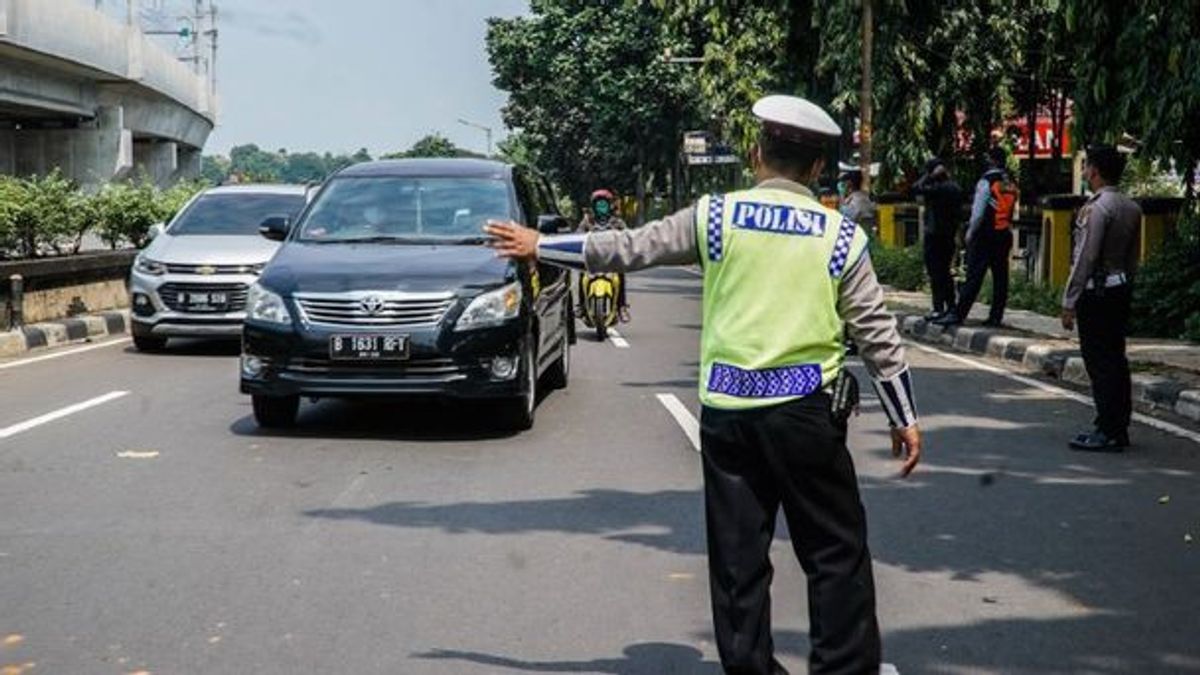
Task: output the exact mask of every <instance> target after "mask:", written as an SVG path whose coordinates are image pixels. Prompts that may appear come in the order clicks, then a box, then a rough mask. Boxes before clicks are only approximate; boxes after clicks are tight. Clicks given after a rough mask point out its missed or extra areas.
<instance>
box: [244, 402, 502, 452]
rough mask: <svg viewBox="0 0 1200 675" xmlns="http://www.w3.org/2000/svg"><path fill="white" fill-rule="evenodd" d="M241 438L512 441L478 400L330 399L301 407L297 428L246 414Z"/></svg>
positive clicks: (489, 410) (488, 408)
mask: <svg viewBox="0 0 1200 675" xmlns="http://www.w3.org/2000/svg"><path fill="white" fill-rule="evenodd" d="M229 430H230V431H232V432H233V433H234V434H236V435H238V436H267V437H279V438H320V439H340V438H350V439H357V440H364V439H366V440H398V441H423V442H463V441H487V440H496V439H503V438H511V437H513V436H515V435H516V433H515V432H513V431H510V430H507V429H504V428H503V426H502V425H501V423H500V420H498V419H497V417H496V414H495V410H494V409H492V408H491V407H490V406H487V405H484V404H481V403H474V402H445V403H442V402H438V401H427V400H402V399H401V400H349V399H330V400H322V401H318V402H317V403H315V404H312V403H308V402H305V403H303V404H302V405H301V406H300V414H299V416H298V417H297V419H296V426H295V427H293V428H291V429H263V428H261V427H259V426H258V424H257V423H255V421H254V417H253V416H250V415H247V416H245V417H242V418H241V419H238V420H237V421H235V422H234V423H233V424H232V425H230V427H229Z"/></svg>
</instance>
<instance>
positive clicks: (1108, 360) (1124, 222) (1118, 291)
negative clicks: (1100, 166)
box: [1063, 151, 1142, 449]
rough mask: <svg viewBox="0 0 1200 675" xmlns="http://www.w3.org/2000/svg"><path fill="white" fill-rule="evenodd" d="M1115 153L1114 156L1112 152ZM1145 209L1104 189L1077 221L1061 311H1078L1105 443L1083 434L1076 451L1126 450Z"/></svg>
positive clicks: (1098, 426) (1075, 444) (1111, 189)
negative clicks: (1130, 339)
mask: <svg viewBox="0 0 1200 675" xmlns="http://www.w3.org/2000/svg"><path fill="white" fill-rule="evenodd" d="M1114 152H1115V151H1114ZM1141 220H1142V209H1141V207H1139V206H1138V205H1137V203H1136V202H1134V201H1133V200H1132V199H1130V198H1129V197H1126V196H1125V195H1123V194H1121V193H1120V192H1119V191H1117V189H1116V188H1115V187H1112V186H1105V187H1102V188H1100V189H1099V190H1098V191H1097V192H1096V193H1095V194H1093V195H1092V196H1091V198H1090V199H1088V201H1087V203H1085V204H1084V205H1083V208H1081V209H1080V211H1079V216H1078V218H1077V219H1076V221H1075V231H1074V238H1075V250H1074V256H1073V257H1074V262H1073V264H1072V267H1071V276H1070V277H1069V278H1068V279H1067V287H1066V290H1065V291H1064V293H1063V307H1064V308H1065V309H1067V310H1074V311H1075V315H1076V317H1077V319H1078V323H1079V346H1080V349H1081V351H1082V352H1083V362H1084V365H1085V366H1086V367H1087V373H1088V378H1089V379H1090V380H1091V383H1092V396H1093V398H1095V401H1096V420H1095V425H1096V430H1097V431H1099V432H1101V433H1102V434H1103V435H1104V437H1105V438H1104V439H1102V440H1105V441H1108V442H1099V443H1098V442H1095V441H1098V440H1101V439H1091V440H1092V441H1093V442H1091V443H1089V442H1088V440H1089V439H1086V438H1082V437H1083V436H1088V435H1087V434H1081V436H1080V437H1077V438H1076V439H1075V441H1073V442H1072V446H1073V447H1076V448H1077V449H1102V447H1083V446H1107V447H1108V448H1111V449H1116V448H1120V447H1124V446H1125V445H1128V443H1129V440H1128V430H1129V420H1130V416H1131V415H1132V414H1133V400H1132V393H1131V388H1132V387H1131V383H1130V377H1129V361H1128V359H1126V357H1125V335H1126V333H1127V332H1128V330H1129V310H1130V301H1131V299H1132V295H1133V289H1132V285H1131V284H1132V281H1133V273H1134V271H1135V269H1136V267H1137V237H1138V231H1139V228H1140V226H1141Z"/></svg>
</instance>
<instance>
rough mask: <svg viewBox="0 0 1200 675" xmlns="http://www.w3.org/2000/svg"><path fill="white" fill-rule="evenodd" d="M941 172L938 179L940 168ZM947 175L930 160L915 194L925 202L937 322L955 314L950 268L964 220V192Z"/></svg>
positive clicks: (927, 266) (926, 242) (928, 262)
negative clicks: (949, 313) (937, 172)
mask: <svg viewBox="0 0 1200 675" xmlns="http://www.w3.org/2000/svg"><path fill="white" fill-rule="evenodd" d="M939 167H941V168H942V172H941V173H940V174H939V175H935V174H934V172H935V171H936V170H937V169H938V168H939ZM944 172H945V166H944V165H943V164H942V162H941V160H936V159H935V160H930V162H929V163H928V164H927V165H926V167H925V174H924V175H923V176H921V177H920V178H919V179H917V182H916V183H914V184H913V186H912V192H913V194H915V195H920V196H921V197H923V198H924V199H925V222H924V223H922V233H921V234H922V240H923V241H922V244H923V248H924V254H925V271H926V272H927V273H928V274H929V289H930V291H931V295H932V296H933V298H932V300H933V308H932V309H933V312H932V314H931V315H930V317H929V318H931V319H932V318H937V317H938V316H941V315H944V314H946V313H947V312H952V311H954V305H955V303H954V275H953V274H952V273H951V271H950V268H951V266H952V265H953V263H954V252H955V248H956V242H955V240H956V239H957V238H958V229H959V225H960V224H961V219H962V201H963V191H962V188H961V187H959V186H958V183H956V182H954V179H952V178H950V176H949V175H948V174H946V173H944Z"/></svg>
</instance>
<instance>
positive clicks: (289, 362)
mask: <svg viewBox="0 0 1200 675" xmlns="http://www.w3.org/2000/svg"><path fill="white" fill-rule="evenodd" d="M358 330H361V329H358ZM354 332H356V329H335V328H325V327H321V328H317V327H314V326H305V327H304V328H303V330H300V331H297V330H295V329H294V328H293V327H291V326H286V327H285V326H273V325H269V324H263V323H260V322H253V321H252V322H248V323H246V324H245V327H244V330H243V332H242V360H241V367H240V368H239V371H240V374H241V387H240V388H241V392H242V393H243V394H261V395H267V396H296V395H299V396H317V397H372V396H378V397H407V396H420V397H426V396H435V397H448V398H463V399H466V398H472V399H478V398H483V399H488V398H510V397H516V396H520V395H522V394H524V393H525V391H524V387H525V386H526V385H525V384H524V382H525V381H526V378H522V377H521V376H520V372H519V369H518V368H514V369H513V371H514V372H513V374H512V376H511V377H506V378H499V377H496V376H495V375H494V374H493V372H492V370H491V363H492V361H493V360H494V359H496V358H497V357H500V358H504V359H510V360H511V359H515V358H516V357H517V355H519V354H520V353H521V348H522V347H523V346H524V339H525V338H524V334H525V331H523V330H522V328H521V326H520V324H519V323H518V322H514V323H513V324H510V325H505V326H500V327H497V328H485V329H479V330H474V331H467V332H463V333H455V332H453V331H452V330H450V329H449V328H441V327H440V326H439V327H431V328H423V329H418V330H409V331H404V330H400V331H379V332H402V333H404V334H405V335H408V339H409V357H408V359H406V360H404V361H392V362H369V363H359V362H345V361H331V360H330V358H329V340H330V338H331V337H332V336H333V335H346V334H352V333H354ZM250 358H253V359H254V360H257V362H258V364H259V365H260V366H261V370H259V372H257V373H252V372H250V371H248V370H247V367H246V366H247V362H248V359H250Z"/></svg>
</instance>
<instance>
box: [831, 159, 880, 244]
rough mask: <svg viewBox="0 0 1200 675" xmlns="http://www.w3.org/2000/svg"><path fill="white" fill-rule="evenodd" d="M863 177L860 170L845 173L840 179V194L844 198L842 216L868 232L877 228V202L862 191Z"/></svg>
mask: <svg viewBox="0 0 1200 675" xmlns="http://www.w3.org/2000/svg"><path fill="white" fill-rule="evenodd" d="M862 182H863V176H862V171H861V170H859V169H850V170H847V171H843V172H842V175H841V176H839V177H838V194H839V195H841V198H842V206H841V212H842V215H843V216H845V217H847V218H849V219H850V220H852V221H854V222H855V223H858V224H859V225H862V226H863V227H864V228H866V229H867V231H873V230H874V228H875V202H874V201H872V199H871V194H870V193H869V192H867V191H866V190H864V189H862Z"/></svg>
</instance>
